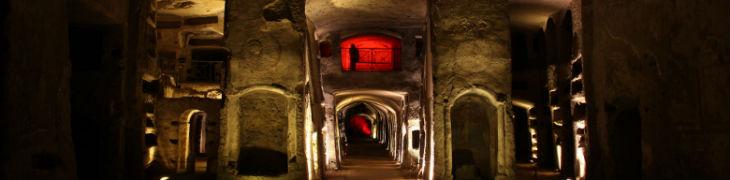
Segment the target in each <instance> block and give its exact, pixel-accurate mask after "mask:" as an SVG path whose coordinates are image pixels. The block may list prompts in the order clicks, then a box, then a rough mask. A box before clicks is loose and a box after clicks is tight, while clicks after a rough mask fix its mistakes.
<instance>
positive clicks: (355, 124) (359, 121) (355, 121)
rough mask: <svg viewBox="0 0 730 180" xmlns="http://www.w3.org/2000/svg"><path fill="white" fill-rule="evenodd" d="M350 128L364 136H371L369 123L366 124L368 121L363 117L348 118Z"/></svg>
mask: <svg viewBox="0 0 730 180" xmlns="http://www.w3.org/2000/svg"><path fill="white" fill-rule="evenodd" d="M350 128H352V129H353V130H355V131H357V132H358V133H361V134H362V135H365V136H370V135H372V132H371V131H370V123H368V119H367V118H365V116H352V118H350Z"/></svg>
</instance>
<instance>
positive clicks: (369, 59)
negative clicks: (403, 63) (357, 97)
mask: <svg viewBox="0 0 730 180" xmlns="http://www.w3.org/2000/svg"><path fill="white" fill-rule="evenodd" d="M353 45H354V47H355V49H357V51H354V50H353V49H352V46H353ZM400 47H401V46H400V39H398V38H394V37H390V36H386V35H379V34H368V35H359V36H354V37H350V38H347V39H345V40H344V41H342V43H340V48H341V52H342V70H343V71H393V70H398V69H400ZM354 53H357V54H358V56H357V57H358V58H357V62H355V63H354V66H353V62H354V60H353V59H352V58H351V57H350V54H354Z"/></svg>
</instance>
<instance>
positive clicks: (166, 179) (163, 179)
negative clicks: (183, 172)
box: [160, 176, 170, 180]
mask: <svg viewBox="0 0 730 180" xmlns="http://www.w3.org/2000/svg"><path fill="white" fill-rule="evenodd" d="M169 179H170V177H167V176H162V177H161V178H160V180H169Z"/></svg>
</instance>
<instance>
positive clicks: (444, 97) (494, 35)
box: [427, 0, 514, 179]
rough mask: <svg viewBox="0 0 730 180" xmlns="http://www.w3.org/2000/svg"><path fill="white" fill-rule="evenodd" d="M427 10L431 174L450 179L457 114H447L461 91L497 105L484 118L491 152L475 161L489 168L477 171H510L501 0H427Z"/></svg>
mask: <svg viewBox="0 0 730 180" xmlns="http://www.w3.org/2000/svg"><path fill="white" fill-rule="evenodd" d="M429 15H430V22H431V23H430V26H431V27H430V28H431V31H430V32H429V33H431V35H430V36H431V37H430V38H431V40H430V48H431V50H430V51H431V56H430V57H429V59H428V61H431V63H432V66H431V67H430V68H433V69H432V76H431V78H432V79H433V96H434V98H433V112H432V115H433V131H434V132H433V133H434V143H435V144H434V148H435V149H434V152H433V153H435V162H434V167H433V168H434V171H433V173H434V174H433V175H434V176H433V177H434V179H450V178H453V175H452V167H451V166H452V159H451V157H452V155H451V153H452V144H451V142H452V141H451V138H452V137H453V136H452V134H451V122H452V121H457V119H450V115H449V112H450V108H451V106H453V105H454V102H455V101H456V100H458V99H459V97H461V96H462V95H470V96H471V95H475V96H477V97H481V98H485V99H486V100H487V101H484V102H491V103H488V104H485V105H487V106H494V107H495V108H496V109H497V110H496V112H494V114H496V115H497V117H494V118H489V119H485V120H484V121H487V120H489V121H490V123H491V124H492V125H491V126H489V128H490V130H489V131H488V132H490V134H489V139H493V140H494V141H495V142H488V143H490V144H491V145H490V146H491V147H490V149H491V150H485V151H490V152H489V153H491V155H489V156H490V160H489V161H490V162H481V163H486V164H491V165H489V167H491V169H488V170H481V171H487V172H491V174H490V175H482V176H492V177H485V178H497V179H503V178H505V177H509V176H512V175H513V174H514V171H513V169H512V168H513V162H514V156H513V155H512V154H513V151H514V145H513V142H512V121H511V120H510V116H509V115H508V113H507V112H509V111H508V110H507V108H508V107H509V106H507V105H505V103H507V104H508V103H509V101H510V100H509V97H510V94H511V79H512V78H511V67H510V66H511V59H510V51H509V46H510V45H509V43H510V39H509V38H510V36H509V20H508V17H507V1H506V0H441V1H431V2H430V4H429ZM427 64H428V63H427ZM427 74H428V73H427ZM478 107H482V105H480V106H478ZM475 111H480V110H475ZM462 117H463V116H462ZM495 121H496V122H495ZM472 131H477V129H474V130H472ZM490 141H492V140H490ZM476 153H480V152H476Z"/></svg>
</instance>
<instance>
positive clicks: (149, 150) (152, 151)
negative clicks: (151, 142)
mask: <svg viewBox="0 0 730 180" xmlns="http://www.w3.org/2000/svg"><path fill="white" fill-rule="evenodd" d="M156 151H157V146H152V147H149V148H147V159H146V160H145V162H144V164H145V166H149V165H150V164H151V163H152V161H154V160H155V152H156Z"/></svg>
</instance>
